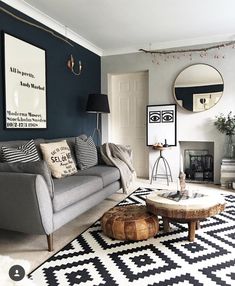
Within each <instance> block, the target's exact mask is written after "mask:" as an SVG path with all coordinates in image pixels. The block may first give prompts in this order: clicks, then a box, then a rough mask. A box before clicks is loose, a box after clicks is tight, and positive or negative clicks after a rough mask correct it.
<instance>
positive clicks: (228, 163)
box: [220, 158, 235, 188]
mask: <svg viewBox="0 0 235 286" xmlns="http://www.w3.org/2000/svg"><path fill="white" fill-rule="evenodd" d="M232 182H235V159H229V158H224V159H222V164H221V177H220V183H221V187H224V188H231V187H232Z"/></svg>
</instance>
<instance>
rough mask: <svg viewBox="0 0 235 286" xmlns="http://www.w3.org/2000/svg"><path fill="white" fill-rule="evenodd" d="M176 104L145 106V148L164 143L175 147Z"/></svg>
mask: <svg viewBox="0 0 235 286" xmlns="http://www.w3.org/2000/svg"><path fill="white" fill-rule="evenodd" d="M176 113H177V107H176V104H164V105H148V106H147V112H146V115H147V118H146V121H147V146H152V145H154V144H157V143H162V144H164V143H165V140H166V143H167V144H168V145H169V146H176V142H177V138H176Z"/></svg>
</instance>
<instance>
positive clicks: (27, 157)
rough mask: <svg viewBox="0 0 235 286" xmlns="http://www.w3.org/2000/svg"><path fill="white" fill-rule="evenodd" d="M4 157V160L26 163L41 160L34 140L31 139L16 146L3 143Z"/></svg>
mask: <svg viewBox="0 0 235 286" xmlns="http://www.w3.org/2000/svg"><path fill="white" fill-rule="evenodd" d="M2 157H3V161H5V162H8V163H16V162H23V163H26V162H35V161H39V160H40V157H39V155H38V151H37V148H36V145H35V143H34V141H33V140H30V141H28V142H26V143H25V144H23V145H19V146H16V147H7V146H4V145H3V146H2Z"/></svg>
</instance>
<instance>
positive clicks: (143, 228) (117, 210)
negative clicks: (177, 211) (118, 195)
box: [101, 205, 159, 240]
mask: <svg viewBox="0 0 235 286" xmlns="http://www.w3.org/2000/svg"><path fill="white" fill-rule="evenodd" d="M101 228H102V230H103V232H104V234H105V235H107V236H109V237H111V238H115V239H119V240H145V239H148V238H150V237H153V236H155V235H156V234H157V232H158V230H159V223H158V218H157V217H156V216H155V215H153V214H151V213H149V212H147V209H146V207H145V206H135V205H134V206H133V205H131V206H121V207H114V208H112V209H110V210H109V211H107V212H106V213H104V215H103V216H102V218H101Z"/></svg>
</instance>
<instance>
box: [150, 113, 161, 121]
mask: <svg viewBox="0 0 235 286" xmlns="http://www.w3.org/2000/svg"><path fill="white" fill-rule="evenodd" d="M160 122H161V111H152V112H149V123H160Z"/></svg>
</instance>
